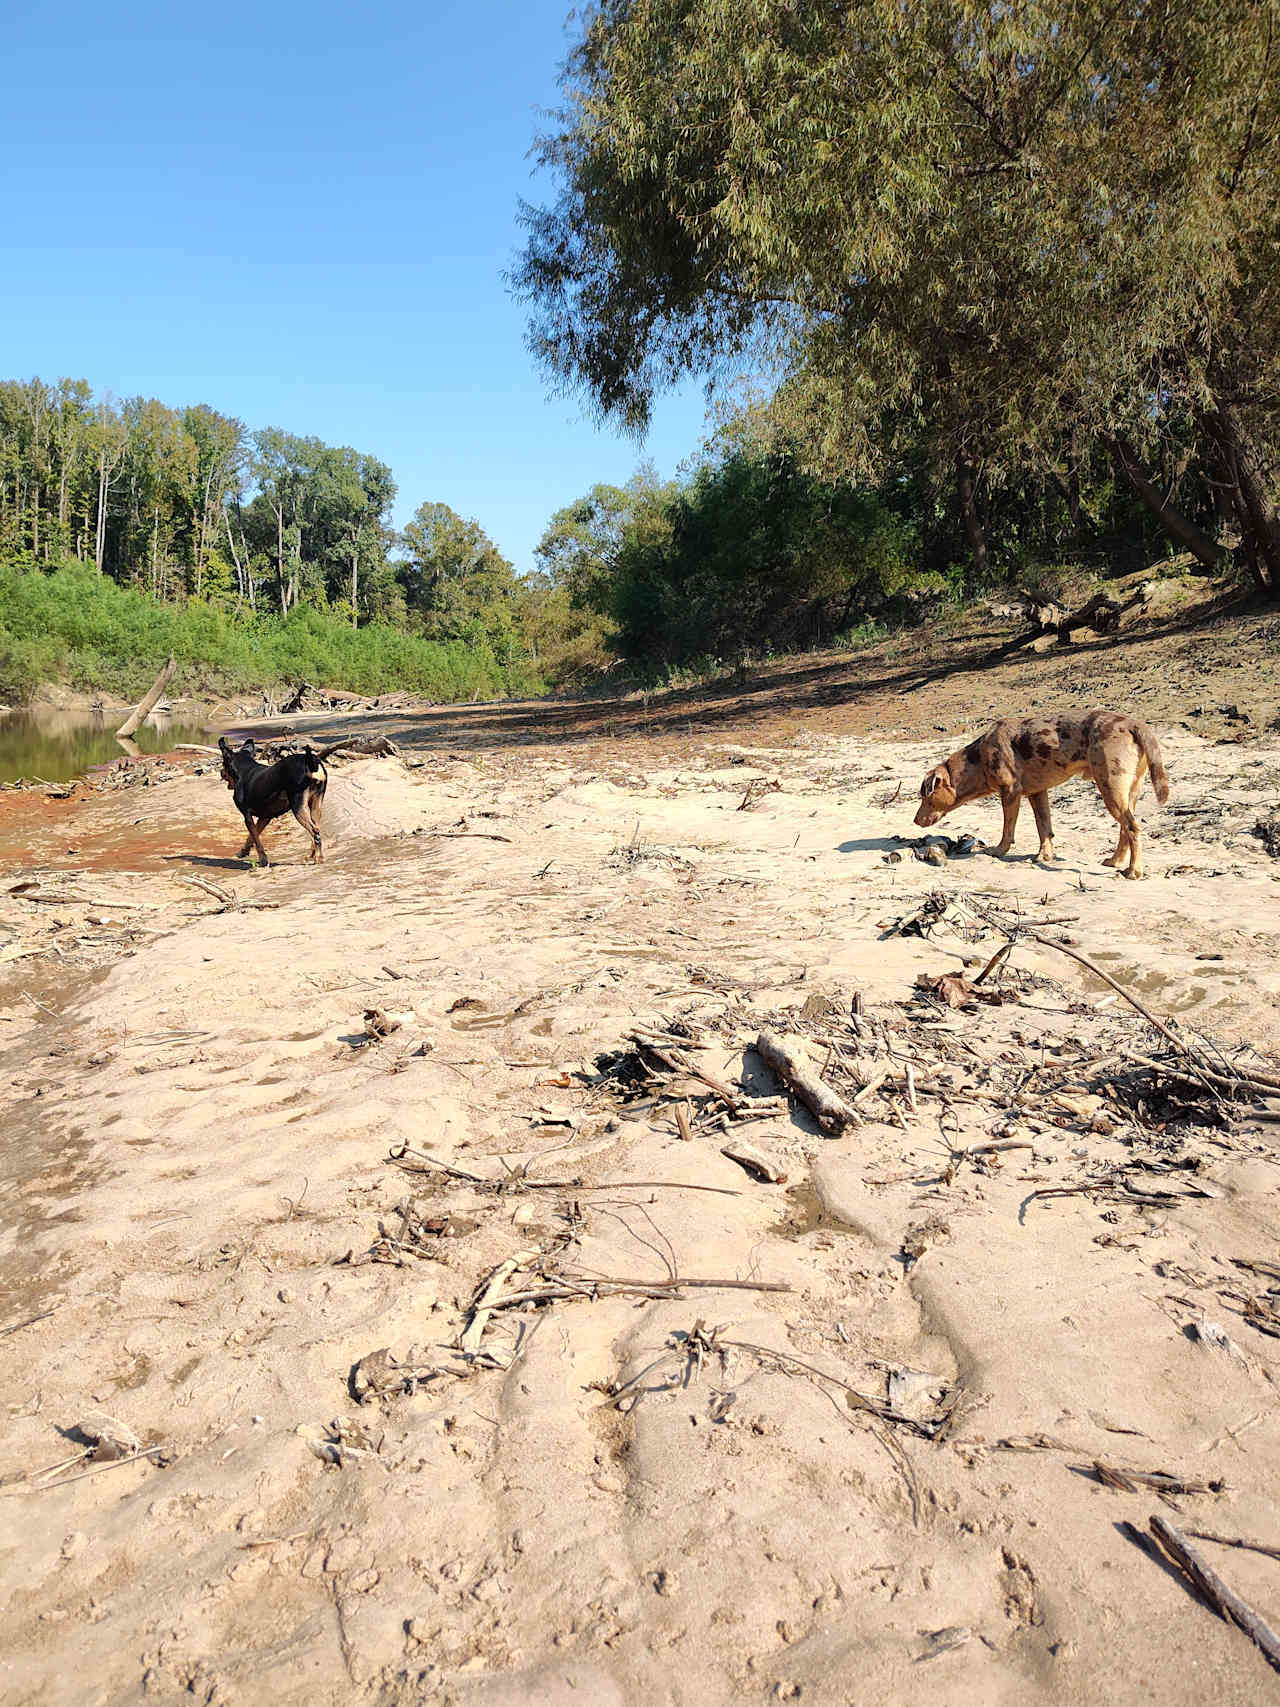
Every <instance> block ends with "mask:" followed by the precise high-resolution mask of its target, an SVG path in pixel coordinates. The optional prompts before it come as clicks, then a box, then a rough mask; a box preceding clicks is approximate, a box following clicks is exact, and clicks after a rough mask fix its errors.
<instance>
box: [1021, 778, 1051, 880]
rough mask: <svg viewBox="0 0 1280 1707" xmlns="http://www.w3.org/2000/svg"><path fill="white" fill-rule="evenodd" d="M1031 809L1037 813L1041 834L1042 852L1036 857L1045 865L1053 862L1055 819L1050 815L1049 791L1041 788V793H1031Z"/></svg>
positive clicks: (1037, 823)
mask: <svg viewBox="0 0 1280 1707" xmlns="http://www.w3.org/2000/svg"><path fill="white" fill-rule="evenodd" d="M1027 799H1028V800H1029V801H1030V802H1031V810H1032V811H1033V812H1034V813H1035V815H1036V829H1037V831H1038V832H1039V835H1040V852H1039V853H1038V854H1037V855H1036V858H1037V859H1038V860H1040V862H1041V863H1042V864H1043V865H1052V864H1053V819H1052V818H1051V817H1050V816H1049V793H1048V790H1047V789H1041V790H1040V793H1039V794H1029V795H1028V796H1027Z"/></svg>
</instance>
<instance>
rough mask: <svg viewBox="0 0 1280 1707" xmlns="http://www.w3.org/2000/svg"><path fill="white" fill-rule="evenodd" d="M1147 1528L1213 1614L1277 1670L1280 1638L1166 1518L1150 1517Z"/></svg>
mask: <svg viewBox="0 0 1280 1707" xmlns="http://www.w3.org/2000/svg"><path fill="white" fill-rule="evenodd" d="M1150 1528H1151V1532H1152V1534H1153V1535H1154V1536H1155V1538H1156V1541H1157V1542H1158V1544H1159V1546H1160V1547H1161V1549H1162V1551H1163V1552H1164V1553H1166V1554H1167V1555H1168V1557H1169V1558H1170V1559H1171V1560H1172V1561H1173V1563H1174V1564H1175V1565H1178V1566H1179V1567H1180V1568H1181V1569H1182V1570H1183V1571H1184V1572H1185V1574H1186V1575H1187V1576H1188V1577H1190V1579H1191V1581H1192V1582H1193V1583H1194V1584H1195V1586H1196V1588H1198V1589H1199V1591H1200V1593H1201V1594H1202V1595H1203V1596H1204V1598H1205V1600H1207V1601H1208V1603H1209V1605H1210V1606H1212V1607H1213V1609H1214V1611H1215V1612H1217V1613H1218V1614H1219V1615H1220V1616H1221V1617H1222V1618H1225V1619H1226V1620H1227V1622H1228V1623H1230V1624H1237V1625H1239V1627H1240V1629H1241V1630H1243V1631H1244V1633H1245V1635H1246V1636H1248V1637H1249V1638H1250V1640H1251V1641H1253V1642H1255V1643H1256V1644H1257V1646H1258V1647H1259V1648H1261V1649H1262V1651H1263V1653H1264V1654H1265V1655H1266V1657H1267V1659H1268V1660H1269V1661H1270V1662H1271V1664H1272V1665H1273V1666H1274V1667H1275V1669H1276V1670H1277V1671H1280V1636H1277V1635H1276V1633H1275V1631H1274V1630H1273V1629H1272V1628H1271V1626H1270V1625H1269V1624H1268V1623H1266V1621H1265V1620H1264V1619H1263V1618H1261V1617H1260V1616H1259V1615H1258V1614H1257V1613H1256V1612H1255V1611H1254V1610H1253V1608H1252V1607H1251V1606H1250V1605H1249V1603H1248V1601H1246V1600H1242V1599H1241V1598H1240V1596H1239V1595H1238V1594H1236V1593H1235V1591H1234V1590H1233V1589H1230V1588H1228V1587H1227V1585H1226V1583H1224V1582H1223V1580H1222V1578H1221V1577H1220V1576H1219V1575H1218V1573H1217V1572H1216V1571H1215V1570H1214V1569H1213V1567H1212V1566H1211V1565H1210V1564H1209V1563H1208V1561H1207V1560H1206V1559H1205V1558H1204V1557H1203V1555H1202V1554H1201V1553H1200V1552H1198V1551H1197V1549H1196V1548H1194V1547H1193V1546H1192V1545H1191V1543H1190V1541H1188V1540H1187V1538H1186V1536H1185V1535H1183V1534H1182V1533H1181V1532H1180V1531H1179V1530H1177V1529H1175V1528H1174V1526H1173V1524H1171V1523H1170V1522H1169V1521H1168V1519H1167V1518H1163V1517H1160V1516H1155V1517H1153V1518H1151V1520H1150Z"/></svg>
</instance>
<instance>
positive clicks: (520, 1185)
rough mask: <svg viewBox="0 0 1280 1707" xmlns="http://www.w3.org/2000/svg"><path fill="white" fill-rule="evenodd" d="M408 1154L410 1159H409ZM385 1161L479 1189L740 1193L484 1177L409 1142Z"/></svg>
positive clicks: (664, 1182)
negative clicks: (440, 1159) (445, 1177)
mask: <svg viewBox="0 0 1280 1707" xmlns="http://www.w3.org/2000/svg"><path fill="white" fill-rule="evenodd" d="M409 1157H412V1158H413V1159H412V1160H411V1161H410V1160H408V1159H407V1158H409ZM387 1160H388V1161H389V1162H395V1163H396V1164H397V1165H398V1166H399V1167H402V1168H403V1169H404V1170H405V1172H406V1173H411V1174H418V1173H423V1174H425V1173H432V1172H436V1173H442V1174H447V1175H448V1176H449V1178H450V1179H456V1180H461V1181H462V1182H463V1183H464V1184H466V1185H473V1186H475V1187H476V1188H477V1190H479V1191H496V1192H504V1191H583V1192H592V1191H633V1190H634V1191H641V1190H643V1191H709V1192H711V1193H712V1194H713V1195H714V1196H716V1197H741V1196H742V1193H741V1192H740V1191H734V1190H732V1189H731V1188H730V1187H729V1186H724V1185H692V1184H689V1183H688V1182H687V1181H685V1180H677V1179H606V1180H600V1181H598V1182H597V1183H596V1184H595V1185H588V1184H587V1183H586V1181H585V1180H583V1179H581V1178H576V1179H526V1178H525V1176H524V1175H523V1174H522V1173H521V1172H520V1170H519V1169H518V1168H513V1169H510V1170H509V1171H508V1174H507V1177H506V1178H505V1179H486V1178H485V1177H484V1176H483V1175H482V1174H469V1173H467V1172H466V1171H465V1169H463V1168H454V1167H450V1165H449V1163H448V1162H438V1161H437V1160H436V1159H435V1157H434V1156H428V1155H426V1154H425V1153H424V1152H423V1151H421V1150H415V1149H414V1148H413V1146H412V1145H411V1144H397V1145H396V1146H395V1147H394V1148H393V1149H392V1150H390V1151H389V1152H388V1154H387Z"/></svg>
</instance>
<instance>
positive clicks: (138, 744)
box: [0, 707, 212, 782]
mask: <svg viewBox="0 0 1280 1707" xmlns="http://www.w3.org/2000/svg"><path fill="white" fill-rule="evenodd" d="M124 716H125V713H124V711H123V710H122V709H118V708H115V707H113V708H112V711H110V712H108V713H107V714H106V715H105V717H104V716H102V715H101V714H98V715H95V714H94V713H93V712H87V711H54V710H40V711H11V712H9V713H8V715H7V716H0V782H17V780H18V779H19V777H25V778H26V779H27V780H28V781H32V780H34V779H36V778H39V779H40V780H41V781H43V782H69V781H70V780H71V778H72V777H78V776H84V775H85V773H86V772H87V771H88V770H89V769H90V767H91V766H93V765H102V764H109V763H110V761H111V760H112V759H118V758H120V757H122V756H123V755H124V754H126V753H131V754H136V753H139V752H143V753H167V752H171V751H172V749H173V748H174V747H175V746H176V745H177V744H178V742H179V741H198V742H201V743H203V744H204V745H206V746H208V745H211V744H212V738H211V736H210V734H209V731H208V729H207V728H205V727H204V726H203V725H202V724H198V723H176V722H175V721H174V720H173V718H171V717H166V716H163V715H161V716H160V717H154V716H153V717H152V718H148V720H147V722H146V723H144V724H143V726H142V728H141V729H139V731H138V733H137V734H136V735H135V736H134V738H133V740H132V742H128V743H126V742H123V741H119V740H117V739H116V736H115V729H116V726H117V725H118V724H120V723H122V722H123V721H124Z"/></svg>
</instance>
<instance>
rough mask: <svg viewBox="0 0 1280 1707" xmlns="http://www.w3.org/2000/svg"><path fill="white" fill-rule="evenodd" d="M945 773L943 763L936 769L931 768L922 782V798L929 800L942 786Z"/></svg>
mask: <svg viewBox="0 0 1280 1707" xmlns="http://www.w3.org/2000/svg"><path fill="white" fill-rule="evenodd" d="M945 774H946V773H945V772H944V770H943V768H942V766H941V765H939V766H938V768H937V769H936V770H931V771H930V772H929V774H928V776H927V777H926V778H925V779H924V781H923V782H922V783H921V784H920V798H921V799H922V800H927V799H928V798H929V796H930V795H931V794H933V793H935V792H936V791H937V790H938V789H939V788H941V787H942V781H943V777H944V776H945Z"/></svg>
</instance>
